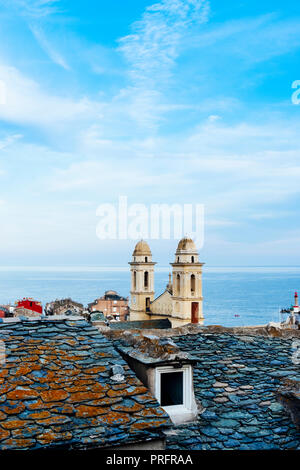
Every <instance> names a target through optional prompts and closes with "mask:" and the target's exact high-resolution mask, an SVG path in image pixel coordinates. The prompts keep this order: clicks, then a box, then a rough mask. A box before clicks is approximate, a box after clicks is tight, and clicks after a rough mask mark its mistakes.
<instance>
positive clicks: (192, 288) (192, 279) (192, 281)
mask: <svg viewBox="0 0 300 470" xmlns="http://www.w3.org/2000/svg"><path fill="white" fill-rule="evenodd" d="M195 290H196V278H195V275H194V274H192V275H191V294H192V295H193V294H195Z"/></svg>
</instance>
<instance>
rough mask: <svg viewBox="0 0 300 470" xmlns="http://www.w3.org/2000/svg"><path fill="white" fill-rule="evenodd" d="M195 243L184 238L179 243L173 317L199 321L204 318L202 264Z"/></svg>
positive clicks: (175, 268) (174, 272)
mask: <svg viewBox="0 0 300 470" xmlns="http://www.w3.org/2000/svg"><path fill="white" fill-rule="evenodd" d="M203 265H204V263H200V262H199V254H198V251H197V248H196V245H195V243H194V242H193V240H192V239H190V238H187V237H185V238H183V239H182V240H180V242H179V243H178V247H177V250H176V253H175V262H174V263H171V266H172V268H173V295H172V302H173V317H177V318H179V319H182V320H188V321H189V322H190V323H199V321H201V320H203V318H204V317H203V308H202V303H203V297H202V266H203Z"/></svg>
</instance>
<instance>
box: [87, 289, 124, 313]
mask: <svg viewBox="0 0 300 470" xmlns="http://www.w3.org/2000/svg"><path fill="white" fill-rule="evenodd" d="M128 300H129V299H128V298H126V297H122V296H121V295H119V294H118V293H117V292H116V291H114V290H108V291H106V292H105V294H104V295H103V296H102V297H100V298H99V299H96V300H95V301H94V302H92V303H90V304H89V305H88V307H89V311H90V313H93V312H102V313H103V314H104V316H105V317H106V318H107V319H108V320H116V321H126V320H127V317H128V315H129V306H128Z"/></svg>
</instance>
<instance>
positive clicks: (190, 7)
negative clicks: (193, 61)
mask: <svg viewBox="0 0 300 470" xmlns="http://www.w3.org/2000/svg"><path fill="white" fill-rule="evenodd" d="M208 12H209V2H208V0H162V1H161V2H160V3H156V4H153V5H151V6H149V7H148V8H146V10H145V12H144V13H143V15H142V18H141V19H140V20H139V21H136V22H135V23H133V24H132V26H131V29H132V34H130V35H128V36H125V37H123V38H121V39H120V40H119V44H120V47H119V50H120V51H121V52H122V53H123V54H124V57H125V59H126V61H127V63H128V66H129V69H128V78H129V80H130V85H129V86H128V87H127V88H126V89H125V90H122V94H121V97H122V98H124V97H126V99H128V100H129V101H131V102H132V108H134V109H136V111H137V113H136V116H135V118H136V120H137V121H138V122H140V123H142V124H145V125H149V126H151V122H152V124H155V122H156V121H157V120H159V117H160V115H161V114H162V112H161V110H160V111H159V110H158V109H159V104H162V102H163V99H162V95H161V90H162V89H163V88H164V87H166V85H168V81H169V79H170V77H171V76H172V69H173V67H174V64H175V62H176V59H177V58H178V56H179V54H180V52H181V51H182V49H183V43H184V41H183V37H184V34H185V33H186V32H187V31H188V30H189V28H191V27H192V26H193V25H199V24H201V23H204V22H205V21H206V20H207V17H208Z"/></svg>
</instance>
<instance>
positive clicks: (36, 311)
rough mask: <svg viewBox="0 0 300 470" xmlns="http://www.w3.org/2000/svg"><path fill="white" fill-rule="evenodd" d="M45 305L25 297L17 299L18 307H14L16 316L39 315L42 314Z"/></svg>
mask: <svg viewBox="0 0 300 470" xmlns="http://www.w3.org/2000/svg"><path fill="white" fill-rule="evenodd" d="M42 313H43V307H42V304H41V302H39V301H37V300H34V299H32V298H24V299H22V300H17V302H16V307H15V309H14V316H15V317H19V316H25V317H28V316H29V317H30V316H31V317H33V316H37V315H42Z"/></svg>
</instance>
